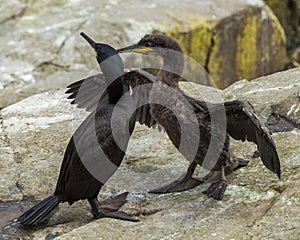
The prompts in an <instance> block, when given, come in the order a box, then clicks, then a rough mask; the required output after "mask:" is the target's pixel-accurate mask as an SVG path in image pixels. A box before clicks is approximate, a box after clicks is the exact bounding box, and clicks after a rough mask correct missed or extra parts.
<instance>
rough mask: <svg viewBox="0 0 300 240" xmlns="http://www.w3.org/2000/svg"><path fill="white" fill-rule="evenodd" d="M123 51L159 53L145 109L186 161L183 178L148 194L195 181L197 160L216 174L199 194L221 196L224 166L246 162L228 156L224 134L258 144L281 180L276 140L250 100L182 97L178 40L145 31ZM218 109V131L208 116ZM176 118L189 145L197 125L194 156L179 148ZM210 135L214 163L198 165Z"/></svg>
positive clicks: (182, 187) (197, 181) (265, 161)
mask: <svg viewBox="0 0 300 240" xmlns="http://www.w3.org/2000/svg"><path fill="white" fill-rule="evenodd" d="M166 50H170V51H166ZM172 51H173V52H174V51H176V52H177V54H172ZM122 52H137V53H142V54H152V55H158V56H160V57H162V59H163V66H162V68H161V69H160V71H159V72H158V74H157V77H156V81H155V83H154V84H153V86H152V89H151V91H150V96H149V102H150V113H151V115H152V117H153V118H154V119H155V121H156V122H157V123H158V124H160V125H161V126H162V127H163V128H164V129H165V131H166V132H167V134H168V136H169V138H170V139H171V141H172V142H173V144H174V145H175V147H176V148H177V149H179V151H180V152H181V153H182V154H183V155H184V156H185V158H186V159H187V160H189V161H190V165H189V167H188V170H187V172H186V174H185V175H184V176H182V177H180V178H179V179H177V180H176V181H175V182H173V183H171V184H169V185H167V186H165V187H162V188H159V189H155V190H153V191H150V192H152V193H169V192H178V191H184V190H187V189H190V188H193V187H195V186H197V185H199V184H200V183H201V182H202V180H200V179H196V178H193V177H192V175H193V173H194V171H195V168H196V166H197V164H199V165H202V167H204V168H207V169H209V170H210V169H212V170H213V171H218V172H219V174H218V175H219V178H218V179H217V180H216V181H214V182H213V183H212V184H211V186H210V187H209V188H208V189H207V190H206V191H205V192H204V193H205V194H207V195H208V196H209V197H213V198H214V199H218V200H221V199H222V198H223V196H224V192H225V190H226V187H227V183H226V177H225V172H226V171H227V170H231V171H233V170H235V169H237V168H239V167H242V166H245V165H247V163H248V161H246V160H243V159H240V158H237V157H235V156H234V155H233V153H232V152H231V150H230V143H229V136H231V137H232V138H234V139H236V140H242V141H245V140H248V141H251V142H254V143H255V144H256V145H257V147H258V150H259V152H260V157H261V160H262V162H263V164H264V165H265V166H266V167H267V168H268V169H269V170H271V171H272V172H274V173H276V174H277V176H278V178H280V174H281V170H280V161H279V157H278V154H277V151H276V147H275V143H274V142H273V140H272V137H271V136H270V134H269V132H268V130H267V128H265V127H264V124H263V123H262V122H261V121H260V120H259V118H258V116H257V115H256V114H255V112H254V109H253V107H252V106H251V104H250V103H249V102H247V101H239V100H235V101H228V102H225V103H222V104H217V103H206V102H204V101H199V100H196V99H194V98H192V97H189V96H187V95H186V94H185V93H184V92H183V91H182V90H181V89H180V88H179V86H178V81H179V79H180V77H181V74H182V72H183V69H184V55H183V51H182V49H181V47H180V45H179V44H178V43H177V41H175V40H174V39H172V38H170V37H167V36H165V35H159V34H154V35H145V36H144V37H143V38H142V39H141V40H140V41H139V42H138V43H137V44H134V45H131V46H128V47H124V48H122V49H119V50H118V53H122ZM168 88H172V89H173V90H175V92H177V93H178V94H168V93H167V92H166V90H167V89H168ZM182 96H183V97H182ZM156 102H160V103H165V104H164V106H163V105H160V104H155V103H156ZM184 102H187V103H188V105H189V106H190V107H191V108H192V111H193V112H194V114H195V115H196V119H197V122H196V123H195V122H193V121H192V120H191V119H190V118H189V113H188V110H189V109H188V107H186V106H187V105H185V104H184ZM165 106H174V108H173V109H168V108H167V107H165ZM222 109H223V111H224V110H225V113H224V116H226V125H227V126H224V125H221V124H219V125H217V129H212V126H211V116H213V115H215V116H216V115H218V114H219V113H220V112H221V111H222ZM172 110H173V111H172ZM174 111H178V112H179V113H180V114H179V115H178V116H177V117H176V116H175V114H174V113H173V112H174ZM178 117H179V119H178ZM179 122H182V123H184V125H185V130H186V132H184V134H185V135H186V136H187V137H189V138H190V140H191V145H193V144H192V143H193V139H196V138H197V137H198V136H195V135H193V134H195V133H194V132H193V131H192V130H189V129H194V127H195V125H197V126H199V132H200V139H199V145H198V148H197V150H196V154H195V155H193V154H190V152H189V151H188V147H187V149H186V148H182V149H181V148H180V140H181V127H182V126H180V124H179ZM225 128H226V130H225V131H226V132H227V133H226V132H225V137H224V141H223V140H221V139H222V132H224V129H225ZM212 134H216V136H217V140H216V141H215V142H213V143H211V144H212V145H213V146H214V149H216V150H217V149H218V148H220V149H221V151H220V152H221V153H220V155H219V156H218V159H217V161H216V162H212V163H211V164H214V166H210V164H209V163H208V164H207V163H206V164H203V163H204V162H203V161H204V159H205V155H206V153H207V152H208V148H209V145H210V140H211V136H212ZM218 136H220V137H219V138H220V140H218Z"/></svg>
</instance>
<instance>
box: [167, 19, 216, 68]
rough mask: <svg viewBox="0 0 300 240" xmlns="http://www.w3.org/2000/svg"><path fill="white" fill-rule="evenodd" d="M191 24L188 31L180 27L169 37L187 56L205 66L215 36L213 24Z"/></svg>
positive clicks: (171, 32) (169, 33)
mask: <svg viewBox="0 0 300 240" xmlns="http://www.w3.org/2000/svg"><path fill="white" fill-rule="evenodd" d="M190 24H191V25H192V26H191V27H189V28H188V29H184V28H183V26H178V27H176V28H174V29H172V30H171V31H170V32H168V33H167V35H169V36H171V37H173V38H175V39H176V40H177V41H178V43H179V44H180V46H181V47H182V49H183V51H184V53H185V54H187V55H188V56H189V57H191V58H193V59H195V60H196V61H197V62H199V63H200V64H201V65H202V66H205V64H206V59H207V56H208V54H209V53H208V50H209V48H210V46H211V39H212V36H213V32H212V27H213V23H210V22H197V23H193V22H192V23H190Z"/></svg>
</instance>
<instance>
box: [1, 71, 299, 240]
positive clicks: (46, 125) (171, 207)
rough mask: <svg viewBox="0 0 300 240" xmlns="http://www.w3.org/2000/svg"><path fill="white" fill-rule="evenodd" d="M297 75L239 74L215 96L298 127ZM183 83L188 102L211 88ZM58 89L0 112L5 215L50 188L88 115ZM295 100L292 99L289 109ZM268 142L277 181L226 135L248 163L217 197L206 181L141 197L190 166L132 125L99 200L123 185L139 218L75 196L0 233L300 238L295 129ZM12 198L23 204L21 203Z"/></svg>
mask: <svg viewBox="0 0 300 240" xmlns="http://www.w3.org/2000/svg"><path fill="white" fill-rule="evenodd" d="M299 73H300V68H297V69H292V70H289V71H286V72H281V73H277V74H273V75H270V76H266V77H263V78H260V79H257V80H254V81H251V82H248V81H246V80H243V81H240V82H238V83H236V84H234V85H233V86H231V87H229V88H227V89H225V90H223V91H221V90H218V94H220V95H222V96H224V97H225V98H226V99H247V100H250V101H251V103H252V104H253V106H254V108H255V110H256V112H257V113H258V115H259V116H260V118H261V119H263V120H264V121H267V119H268V118H269V116H270V115H272V114H274V113H278V114H280V115H283V116H285V117H286V118H287V119H289V120H290V121H293V122H295V123H297V121H298V120H299V115H298V114H299V111H296V109H297V107H299V92H300V86H299V83H298V82H297V76H299ZM181 87H182V88H183V89H185V91H186V92H188V93H189V94H191V95H192V96H194V97H196V98H201V95H200V94H202V95H203V96H205V95H204V94H206V95H209V96H210V95H212V93H213V92H214V91H216V90H213V89H212V88H208V87H203V86H199V85H196V84H194V83H185V82H182V83H181ZM63 92H64V90H58V91H50V92H46V93H41V94H37V95H34V96H32V97H29V98H26V99H24V100H22V101H20V102H19V103H16V104H14V105H12V106H9V107H7V108H4V109H3V110H1V111H0V113H1V119H2V120H1V125H0V126H1V127H0V129H1V131H0V152H1V154H0V156H1V157H0V184H1V188H0V201H1V202H3V203H2V205H3V206H5V204H7V207H6V208H3V209H7V211H9V212H7V213H5V214H3V215H1V216H9V218H13V217H14V216H15V217H16V216H17V215H18V214H19V211H20V210H17V211H16V210H10V209H11V206H14V207H15V206H18V205H20V206H22V207H20V209H21V211H24V210H25V208H26V209H28V208H29V205H31V206H32V205H33V204H34V203H33V202H31V203H30V202H29V203H28V200H30V201H32V200H33V199H35V200H41V199H43V198H45V197H47V196H48V195H50V194H52V193H53V191H54V188H55V184H56V181H57V176H58V173H59V168H60V163H61V160H62V157H63V153H64V150H65V147H66V145H67V142H68V140H69V138H70V136H71V134H72V133H73V132H74V129H75V128H76V127H77V126H78V125H79V124H80V122H81V121H82V120H83V119H84V117H85V116H86V114H87V113H86V112H84V111H81V110H78V109H77V108H75V107H74V106H72V105H70V104H69V101H68V100H66V96H65V95H64V94H63ZM295 93H297V95H295ZM297 101H298V102H297ZM294 104H296V105H297V104H298V105H297V106H296V107H295V108H292V106H293V105H294ZM274 106H278V107H277V108H274ZM288 112H289V114H288ZM284 114H285V115H284ZM273 138H274V141H275V143H276V145H277V149H278V153H279V156H280V159H281V165H282V179H281V180H278V179H277V178H276V176H275V174H273V173H271V172H270V171H269V170H267V169H266V168H265V167H264V166H263V165H262V163H261V161H260V159H252V155H253V153H254V151H255V150H256V147H255V145H254V144H251V143H247V142H245V143H241V142H238V141H232V147H233V150H234V152H235V153H236V154H237V156H240V157H243V158H245V159H249V160H252V161H251V162H250V164H249V166H248V167H246V168H243V169H240V170H238V171H236V172H235V173H234V174H232V175H230V176H229V186H228V189H227V191H226V193H225V197H224V200H222V201H215V200H213V199H207V198H206V196H205V195H204V194H202V191H204V190H205V189H206V188H207V187H208V184H204V185H202V186H199V187H197V188H195V189H192V190H189V191H186V192H181V193H176V194H164V195H153V194H148V193H147V190H149V189H152V188H155V187H158V186H161V185H165V184H166V183H167V182H171V181H173V180H174V179H176V178H177V177H179V176H180V175H181V174H182V173H184V171H185V170H186V168H187V165H188V163H187V162H186V160H185V159H184V158H183V157H182V155H181V154H179V153H178V152H177V151H176V149H175V148H174V146H172V144H171V143H170V141H169V140H168V138H167V137H166V135H165V134H163V133H159V132H158V131H157V130H148V129H147V128H145V127H143V126H137V127H136V129H135V131H134V134H133V137H132V138H131V140H130V143H129V148H128V151H127V155H126V158H125V159H124V160H123V163H122V164H121V166H120V168H119V170H118V171H117V172H116V174H115V175H114V176H113V177H112V178H111V179H110V180H109V181H108V182H107V184H106V185H105V186H104V187H103V189H102V190H101V192H100V194H99V199H105V198H108V197H110V196H112V195H115V194H117V193H120V192H123V191H129V192H130V195H129V198H128V202H127V203H126V204H125V205H124V207H123V208H122V209H123V210H124V211H127V212H130V213H132V214H133V215H134V216H136V217H138V218H139V219H140V220H141V221H140V222H139V223H130V222H123V221H118V220H112V219H100V220H94V219H93V217H92V214H91V213H90V207H89V205H88V203H87V201H80V202H76V203H75V204H74V205H72V206H71V207H70V206H68V204H61V205H60V207H59V210H58V211H57V212H55V213H54V215H53V216H52V217H51V218H50V220H49V221H48V222H47V223H46V225H45V226H44V227H42V228H36V229H32V230H30V229H29V230H28V229H15V228H10V229H7V230H6V231H5V232H4V233H2V235H1V233H0V238H2V239H17V238H18V237H21V238H22V239H45V238H46V237H47V238H52V237H54V236H58V237H56V238H55V239H64V240H66V239H78V236H80V238H81V239H96V238H97V239H98V238H102V239H111V238H114V239H129V238H132V239H171V238H172V239H176V238H178V239H182V238H184V239H185V238H186V239H216V238H219V239H249V238H253V239H262V238H263V239H280V238H284V239H295V238H294V237H295V236H298V235H299V234H300V226H299V222H300V221H299V216H300V204H299V203H300V195H299V194H298V192H299V189H298V188H299V179H300V171H299V170H300V164H299V157H300V145H299V141H300V130H299V129H297V128H295V129H293V130H292V131H289V132H280V133H274V134H273ZM20 200H27V201H22V203H23V204H21V203H19V202H18V201H20ZM5 201H13V202H11V203H5ZM0 210H1V209H0ZM3 211H4V210H3ZM7 220H8V219H6V221H7ZM3 221H4V220H2V222H3Z"/></svg>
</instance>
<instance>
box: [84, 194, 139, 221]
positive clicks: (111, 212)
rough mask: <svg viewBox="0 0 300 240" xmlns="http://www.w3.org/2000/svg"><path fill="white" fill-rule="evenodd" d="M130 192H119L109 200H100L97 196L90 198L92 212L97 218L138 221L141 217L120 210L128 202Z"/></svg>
mask: <svg viewBox="0 0 300 240" xmlns="http://www.w3.org/2000/svg"><path fill="white" fill-rule="evenodd" d="M127 195H128V192H125V193H122V194H119V195H117V196H115V197H112V198H110V199H107V200H103V201H100V202H98V200H97V198H93V199H88V201H89V203H90V205H91V207H92V212H93V215H94V217H95V218H98V219H99V218H114V219H119V220H124V221H131V222H138V221H139V219H136V218H134V217H132V215H130V214H128V213H126V212H123V211H119V208H120V207H122V206H123V205H124V203H125V202H126V197H127Z"/></svg>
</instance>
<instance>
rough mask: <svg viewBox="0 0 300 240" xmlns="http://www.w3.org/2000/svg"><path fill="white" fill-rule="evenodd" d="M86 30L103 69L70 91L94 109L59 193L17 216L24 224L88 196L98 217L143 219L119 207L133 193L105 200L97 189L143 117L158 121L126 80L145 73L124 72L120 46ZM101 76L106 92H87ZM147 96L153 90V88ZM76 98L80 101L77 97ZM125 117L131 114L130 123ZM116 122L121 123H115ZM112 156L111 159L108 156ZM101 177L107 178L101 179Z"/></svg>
mask: <svg viewBox="0 0 300 240" xmlns="http://www.w3.org/2000/svg"><path fill="white" fill-rule="evenodd" d="M81 35H82V36H83V37H84V38H85V39H86V40H87V41H88V42H89V43H90V45H91V46H92V47H93V49H94V50H95V52H96V59H97V61H98V64H99V66H100V68H101V70H102V72H103V74H98V75H96V76H92V77H90V78H87V81H85V80H80V81H77V82H75V83H73V84H71V85H70V86H69V91H67V93H73V96H71V97H70V98H73V97H76V96H77V95H78V98H77V99H78V102H79V103H80V104H82V105H80V106H81V107H86V108H88V109H89V110H91V109H92V113H91V114H90V115H89V116H88V117H87V118H86V119H85V120H84V121H83V122H82V123H81V125H80V126H79V127H78V129H77V130H76V131H75V133H74V134H73V136H72V137H71V139H70V141H69V143H68V146H67V148H66V151H65V154H64V158H63V162H62V165H61V169H60V174H59V177H58V181H57V185H56V189H55V191H54V194H53V195H51V196H49V197H48V198H46V199H44V200H43V201H41V202H40V203H38V204H37V205H35V206H34V207H32V208H31V209H29V210H28V211H26V212H25V213H24V214H22V215H21V216H19V217H18V218H17V219H16V222H17V223H19V224H21V225H23V226H31V225H37V224H39V223H40V222H41V221H43V220H44V219H45V218H46V217H47V216H48V215H49V214H50V213H51V212H52V211H53V210H54V209H55V207H57V206H58V205H59V203H61V202H68V203H69V204H70V205H72V204H73V203H74V202H75V201H78V200H82V199H87V200H88V202H89V204H90V205H91V208H92V212H93V214H94V216H95V217H96V218H104V217H108V218H115V219H121V220H127V221H138V219H135V218H133V217H132V216H131V215H129V214H127V213H125V212H123V211H119V208H120V207H121V206H122V205H123V204H124V203H125V201H126V196H127V194H128V193H123V194H120V195H118V196H116V197H114V198H112V199H108V200H105V201H102V202H100V203H99V202H98V200H97V195H98V193H99V191H100V189H101V187H102V186H103V184H104V183H105V181H106V180H107V179H108V178H109V177H111V175H112V174H113V173H114V172H115V170H116V169H117V168H118V167H119V165H120V164H121V162H122V159H123V157H124V154H125V150H126V147H127V144H128V141H129V138H130V135H131V133H132V131H133V129H134V127H135V122H136V121H139V122H141V123H144V124H146V125H147V126H149V127H151V126H153V125H154V124H155V121H154V120H153V119H151V117H149V116H150V114H147V111H148V110H149V106H146V105H145V106H142V107H140V108H139V109H138V111H135V106H136V104H138V100H135V99H133V97H132V96H131V95H130V94H129V86H127V85H125V84H124V82H125V80H126V78H127V79H128V78H132V76H133V75H139V71H136V72H132V73H130V74H129V75H124V65H123V61H122V59H121V58H120V56H119V55H118V54H117V52H116V50H115V49H114V48H112V47H111V46H109V45H106V44H100V43H96V42H94V41H93V40H92V39H91V38H89V37H88V36H87V35H85V34H84V33H81ZM140 75H141V76H139V77H138V79H140V80H139V81H140V82H141V81H143V80H145V81H146V83H149V82H151V79H150V80H149V79H148V78H143V77H142V74H140ZM124 78H125V79H124ZM95 79H97V83H98V84H101V85H102V86H103V88H101V89H105V91H104V92H103V94H102V97H101V92H93V94H95V95H94V96H93V97H94V98H93V99H92V101H90V100H91V99H90V98H89V97H90V95H85V96H84V98H81V97H82V96H83V95H81V94H82V93H84V91H85V87H86V86H88V85H89V83H90V82H89V80H92V81H93V80H95ZM85 83H86V84H85ZM132 84H134V81H133V83H132ZM106 86H107V87H106ZM80 87H82V89H80ZM81 90H82V91H81ZM98 90H99V89H98ZM143 96H147V93H146V94H143ZM75 100H76V99H75ZM75 103H77V102H76V101H75ZM116 108H118V109H119V110H118V111H117V114H115V115H113V112H114V111H116ZM130 113H133V114H132V115H131V114H130ZM141 113H143V114H141ZM128 114H130V115H128ZM126 118H127V119H126ZM124 119H125V120H127V121H125V123H124ZM112 122H114V126H112ZM120 126H122V129H120ZM113 127H116V128H118V129H113ZM113 131H117V134H119V135H118V136H119V137H120V138H121V145H122V146H119V145H118V144H117V143H116V140H115V138H114V137H115V136H113ZM128 133H129V134H128ZM117 140H118V139H117ZM119 144H120V143H119ZM82 158H84V159H82ZM106 160H108V161H109V163H107V162H105V161H106ZM85 161H86V162H85ZM98 165H99V166H100V171H98V172H96V173H95V174H96V176H95V175H93V173H91V172H92V171H93V170H94V169H93V168H95V169H99V166H98ZM101 166H109V167H111V168H112V169H111V170H109V169H105V168H102V169H101ZM97 177H100V178H101V179H104V180H105V181H100V180H99V179H98V178H97Z"/></svg>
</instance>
